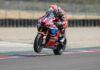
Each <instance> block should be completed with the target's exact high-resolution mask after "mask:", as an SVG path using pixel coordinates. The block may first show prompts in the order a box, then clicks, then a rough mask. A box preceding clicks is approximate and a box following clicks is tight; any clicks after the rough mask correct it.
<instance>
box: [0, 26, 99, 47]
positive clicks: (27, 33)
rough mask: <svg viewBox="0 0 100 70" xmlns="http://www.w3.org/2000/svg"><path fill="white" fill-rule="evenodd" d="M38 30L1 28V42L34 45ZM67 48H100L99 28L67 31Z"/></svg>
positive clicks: (70, 29)
mask: <svg viewBox="0 0 100 70" xmlns="http://www.w3.org/2000/svg"><path fill="white" fill-rule="evenodd" d="M36 34H37V29H36V28H34V27H29V28H0V42H11V43H25V44H33V42H34V39H35V37H36ZM66 36H67V47H68V48H83V47H97V46H100V28H99V27H95V28H94V27H82V28H80V27H77V28H76V27H72V28H70V27H69V28H68V29H66Z"/></svg>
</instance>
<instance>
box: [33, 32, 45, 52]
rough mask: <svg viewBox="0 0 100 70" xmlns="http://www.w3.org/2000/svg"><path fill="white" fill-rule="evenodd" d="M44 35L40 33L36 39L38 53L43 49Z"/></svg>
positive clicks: (35, 46)
mask: <svg viewBox="0 0 100 70" xmlns="http://www.w3.org/2000/svg"><path fill="white" fill-rule="evenodd" d="M42 38H43V35H42V34H38V35H37V36H36V38H35V41H34V51H35V52H36V53H40V52H41V50H42V48H43V47H42V42H43V39H42Z"/></svg>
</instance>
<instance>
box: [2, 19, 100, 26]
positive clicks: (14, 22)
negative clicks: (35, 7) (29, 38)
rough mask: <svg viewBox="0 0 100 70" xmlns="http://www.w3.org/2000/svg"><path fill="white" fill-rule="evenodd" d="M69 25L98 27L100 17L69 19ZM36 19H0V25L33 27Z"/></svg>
mask: <svg viewBox="0 0 100 70" xmlns="http://www.w3.org/2000/svg"><path fill="white" fill-rule="evenodd" d="M68 21H69V25H68V26H69V27H100V19H70V20H68ZM36 25H37V19H0V27H35V26H36Z"/></svg>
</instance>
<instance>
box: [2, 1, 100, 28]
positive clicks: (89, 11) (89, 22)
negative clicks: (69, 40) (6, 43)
mask: <svg viewBox="0 0 100 70" xmlns="http://www.w3.org/2000/svg"><path fill="white" fill-rule="evenodd" d="M50 4H57V5H58V6H61V7H62V8H63V9H64V10H65V11H66V13H67V16H68V20H69V23H70V24H69V26H71V27H74V26H75V27H78V26H100V13H99V12H100V5H91V4H89V5H88V4H75V3H72V4H69V3H48V2H34V1H23V0H19V1H13V0H11V1H9V0H8V1H5V0H1V1H0V27H7V26H8V27H9V26H11V27H13V26H14V27H22V26H23V27H24V26H25V27H26V26H28V27H31V26H35V25H34V23H37V22H36V19H38V18H39V17H41V16H42V15H43V14H44V13H45V11H46V10H47V9H48V6H49V5H50Z"/></svg>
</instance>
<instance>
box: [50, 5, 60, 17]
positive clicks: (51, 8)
mask: <svg viewBox="0 0 100 70" xmlns="http://www.w3.org/2000/svg"><path fill="white" fill-rule="evenodd" d="M57 10H58V7H57V5H50V6H49V9H48V12H52V13H53V14H54V15H56V14H57Z"/></svg>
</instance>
